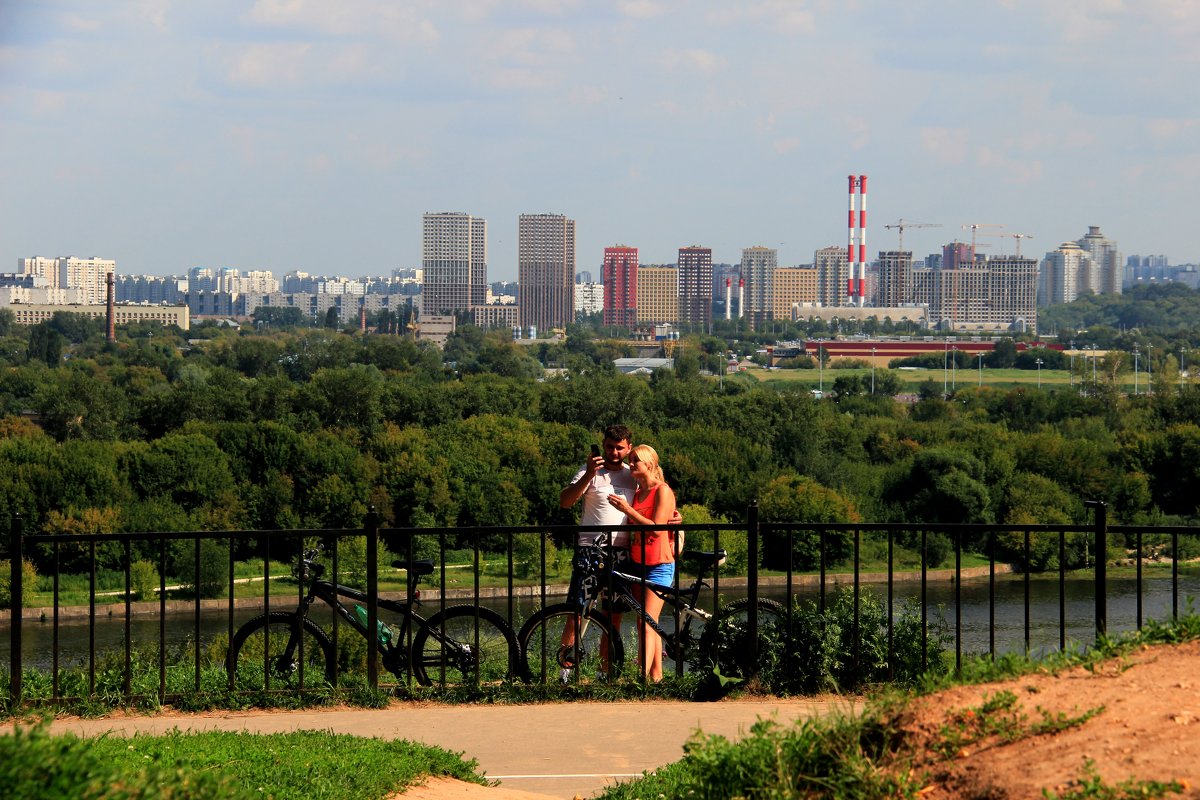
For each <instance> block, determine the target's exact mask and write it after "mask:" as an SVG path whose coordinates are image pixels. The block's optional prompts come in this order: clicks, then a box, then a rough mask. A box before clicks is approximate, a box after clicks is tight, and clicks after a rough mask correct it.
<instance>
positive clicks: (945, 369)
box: [942, 340, 950, 397]
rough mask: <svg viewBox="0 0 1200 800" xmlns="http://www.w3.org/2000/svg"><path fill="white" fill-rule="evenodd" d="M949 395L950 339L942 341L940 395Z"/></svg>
mask: <svg viewBox="0 0 1200 800" xmlns="http://www.w3.org/2000/svg"><path fill="white" fill-rule="evenodd" d="M949 396H950V341H949V340H946V341H944V342H942V397H949Z"/></svg>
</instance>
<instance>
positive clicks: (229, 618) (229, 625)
mask: <svg viewBox="0 0 1200 800" xmlns="http://www.w3.org/2000/svg"><path fill="white" fill-rule="evenodd" d="M235 585H236V584H235V583H234V577H233V537H232V536H230V537H229V609H228V611H227V613H226V620H225V621H226V626H225V632H226V635H227V636H228V637H229V643H230V644H233V599H234V598H233V587H234V586H235ZM225 675H226V679H227V681H228V683H227V684H226V687H227V688H228V689H229V691H231V692H232V691H233V670H231V669H227V670H225Z"/></svg>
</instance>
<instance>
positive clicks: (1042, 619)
mask: <svg viewBox="0 0 1200 800" xmlns="http://www.w3.org/2000/svg"><path fill="white" fill-rule="evenodd" d="M1179 581H1180V583H1179V598H1180V600H1179V602H1180V612H1181V613H1182V612H1183V611H1184V610H1185V607H1186V605H1185V604H1186V598H1188V597H1195V596H1197V595H1198V594H1200V577H1196V576H1181V577H1180V579H1179ZM1065 585H1066V635H1067V641H1068V646H1071V645H1072V643H1074V644H1087V643H1090V642H1091V641H1093V640H1094V638H1095V602H1094V600H1093V590H1094V583H1093V581H1092V579H1091V578H1090V577H1078V578H1073V577H1072V578H1068V579H1067V581H1066V584H1065ZM1136 587H1137V584H1136V581H1135V580H1134V579H1133V578H1110V579H1109V581H1108V631H1109V633H1110V634H1116V633H1121V632H1124V631H1129V630H1133V629H1134V628H1135V627H1136V621H1137V608H1136V603H1137V595H1136ZM739 591H740V592H741V593H742V594H744V590H738V589H735V588H732V587H728V586H724V587H722V594H723V595H725V596H727V597H730V598H733V597H736V596H738V593H739ZM863 591H870V592H874V593H876V594H877V595H878V596H880V598H881V599H882V597H883V593H884V592H885V591H886V589H885V588H884V587H883V586H882V585H879V584H864V585H863ZM895 592H896V596H895V608H896V611H897V613H899V610H900V608H901V605H902V604H903V603H904V601H905V600H907V599H909V598H918V597H919V595H920V585H919V584H915V583H897V584H895ZM927 592H928V598H927V599H928V608H929V618H930V620H931V621H932V620H933V619H935V617H936V616H937V615H939V614H940V615H941V616H942V617H943V618H944V619H945V621H946V623H947V625H948V626H949V630H950V634H951V635H952V636H953V633H954V624H955V610H954V586H953V584H950V583H930V584H929V585H928V590H927ZM761 593H762V594H763V596H766V597H772V598H774V599H777V600H782V599H783V595H784V593H785V590H784V589H782V588H778V587H770V588H766V589H763V590H762V592H761ZM796 594H797V595H798V596H800V597H801V598H804V599H811V600H815V599H816V598H817V590H816V589H815V588H804V589H800V590H799V591H797V592H796ZM557 600H558V598H554V600H553V601H554V602H557ZM461 602H463V601H461V600H448V601H447V604H450V605H452V604H456V603H461ZM482 604H483V605H487V606H490V607H492V608H494V609H495V610H496V611H498V612H499V613H500V614H501V615H504V616H507V614H508V600H507V599H506V598H503V599H497V600H485V601H483V603H482ZM290 607H294V606H289V605H288V604H287V603H285V602H282V601H278V600H277V601H276V602H275V603H273V604H272V608H273V609H275V610H287V609H288V608H290ZM1142 609H1143V611H1142V613H1143V619H1144V620H1149V619H1158V620H1166V619H1169V618H1170V616H1171V581H1170V578H1169V577H1154V578H1147V579H1145V580H1144V581H1143V593H1142ZM436 610H437V604H436V603H430V604H429V605H428V606H427V607H426V608H425V611H426V612H427V615H428V614H432V613H434V612H435V611H436ZM531 610H532V601H530V600H528V599H522V600H520V601H519V602H518V603H517V606H516V616H517V622H518V626H519V623H520V621H521V620H522V619H524V618H525V617H526V616H528V614H529V613H530V612H531ZM259 613H261V612H260V611H259V610H252V609H251V610H239V611H237V612H236V613H235V615H234V627H235V629H236V627H237V626H238V625H240V624H242V623H243V622H245V621H246V620H248V619H250V618H252V617H254V616H256V615H257V614H259ZM988 616H989V611H988V581H987V579H982V580H974V581H967V582H964V583H963V587H962V650H963V652H964V653H985V652H987V650H988V642H989V636H988ZM1024 620H1025V614H1024V583H1023V580H1022V578H1021V577H1020V576H1017V575H1005V576H999V577H998V578H997V581H996V611H995V626H996V630H995V642H996V650H997V652H998V653H1008V652H1016V653H1020V652H1023V650H1024V648H1025V633H1024V624H1025V623H1024ZM663 623H664V626H665V627H667V628H668V629H669V628H670V621H669V620H668V619H665V618H664V621H663ZM228 624H229V623H228V613H227V612H226V611H224V610H212V611H207V610H206V611H203V612H202V613H201V617H200V628H199V630H200V641H201V644H202V646H203V645H207V644H208V643H210V642H212V641H214V640H215V639H216V638H217V637H220V636H223V635H226V634H227V633H228ZM195 630H196V628H195V620H194V617H193V615H192V614H176V615H172V616H170V617H168V619H167V624H166V640H167V646H168V649H169V650H170V649H171V648H178V647H183V646H185V645H187V644H188V643H189V642H192V641H194V638H195V637H194V633H195ZM22 632H23V636H24V644H23V647H22V650H23V651H24V663H25V666H26V667H37V668H40V669H48V668H50V666H51V664H52V657H53V649H54V640H53V625H52V624H51V623H50V622H49V621H48V620H47V621H30V620H26V621H25V624H24V626H23V630H22ZM1029 635H1030V650H1031V652H1032V653H1033V654H1035V655H1041V654H1044V653H1047V652H1051V651H1055V650H1057V649H1058V644H1059V600H1058V582H1057V581H1056V580H1054V579H1047V578H1038V579H1035V580H1033V581H1031V583H1030V634H1029ZM158 636H159V623H158V618H157V617H156V616H150V615H148V616H137V617H134V618H133V619H132V620H131V623H130V641H131V642H132V644H133V646H134V647H135V648H137V647H139V646H153V645H155V644H156V643H157V641H158ZM95 643H96V644H95V647H96V651H97V653H103V652H106V651H118V652H119V651H121V650H122V649H123V648H124V643H125V621H124V619H123V618H110V617H107V616H102V617H98V618H97V619H96V624H95ZM951 647H953V645H951ZM89 649H90V648H89V625H88V621H87V619H86V618H71V619H69V620H66V619H64V620H62V621H61V622H60V624H59V641H58V657H59V666H60V668H68V667H73V666H80V665H86V664H87V661H88V653H89ZM9 653H10V640H9V625H8V623H4V624H2V625H0V659H2V660H0V663H2V664H4V665H5V666H7V665H8V664H9Z"/></svg>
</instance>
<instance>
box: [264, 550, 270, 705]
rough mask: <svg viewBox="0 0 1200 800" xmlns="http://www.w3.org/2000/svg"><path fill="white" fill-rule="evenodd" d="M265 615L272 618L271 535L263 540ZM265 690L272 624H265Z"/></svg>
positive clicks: (268, 668) (268, 681)
mask: <svg viewBox="0 0 1200 800" xmlns="http://www.w3.org/2000/svg"><path fill="white" fill-rule="evenodd" d="M263 616H264V617H266V618H267V619H268V620H270V619H271V537H270V536H267V537H266V539H265V540H264V542H263ZM263 691H264V692H269V691H271V626H270V624H267V625H264V626H263Z"/></svg>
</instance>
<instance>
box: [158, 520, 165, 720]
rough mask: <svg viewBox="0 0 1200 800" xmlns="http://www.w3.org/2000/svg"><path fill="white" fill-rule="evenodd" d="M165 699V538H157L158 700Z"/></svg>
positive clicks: (160, 701) (162, 700)
mask: <svg viewBox="0 0 1200 800" xmlns="http://www.w3.org/2000/svg"><path fill="white" fill-rule="evenodd" d="M166 701H167V538H166V537H165V536H160V537H159V539H158V702H159V703H165V702H166Z"/></svg>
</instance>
